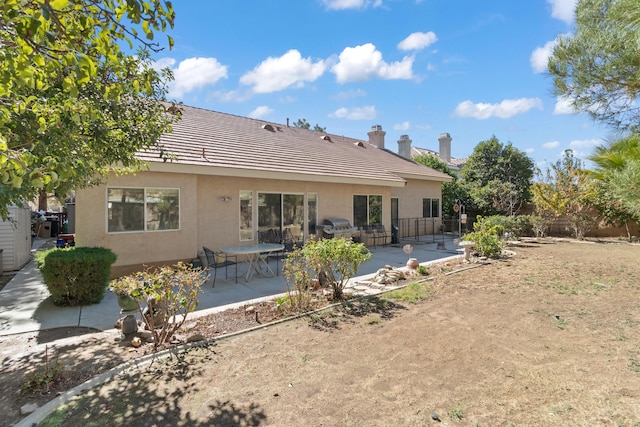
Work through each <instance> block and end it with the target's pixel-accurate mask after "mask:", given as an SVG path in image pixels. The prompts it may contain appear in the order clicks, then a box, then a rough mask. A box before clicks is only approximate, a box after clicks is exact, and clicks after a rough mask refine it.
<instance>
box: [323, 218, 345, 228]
mask: <svg viewBox="0 0 640 427" xmlns="http://www.w3.org/2000/svg"><path fill="white" fill-rule="evenodd" d="M323 224H324V225H328V226H329V227H333V228H337V229H341V228H351V223H350V222H349V220H348V219H344V218H326V219H325V220H324V221H323Z"/></svg>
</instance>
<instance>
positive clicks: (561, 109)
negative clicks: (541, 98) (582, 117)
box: [553, 97, 576, 115]
mask: <svg viewBox="0 0 640 427" xmlns="http://www.w3.org/2000/svg"><path fill="white" fill-rule="evenodd" d="M574 113H576V110H575V109H574V108H573V106H572V105H571V101H570V100H569V99H568V98H566V97H558V99H556V105H555V107H554V108H553V114H557V115H563V114H574Z"/></svg>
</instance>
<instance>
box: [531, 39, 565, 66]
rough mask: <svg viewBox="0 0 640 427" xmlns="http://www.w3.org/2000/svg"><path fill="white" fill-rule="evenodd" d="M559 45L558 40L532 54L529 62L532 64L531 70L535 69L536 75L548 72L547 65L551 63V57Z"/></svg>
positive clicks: (548, 43) (546, 44)
mask: <svg viewBox="0 0 640 427" xmlns="http://www.w3.org/2000/svg"><path fill="white" fill-rule="evenodd" d="M557 43H558V40H557V39H556V40H552V41H550V42H546V43H545V45H544V46H542V47H538V48H536V49H535V50H534V51H533V53H531V57H529V62H530V63H531V68H533V72H534V73H536V74H540V73H544V72H545V71H547V70H548V68H547V64H548V62H549V57H550V56H551V53H552V52H553V48H554V47H555V46H556V44H557Z"/></svg>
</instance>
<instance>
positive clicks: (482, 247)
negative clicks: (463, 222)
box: [462, 216, 504, 258]
mask: <svg viewBox="0 0 640 427" xmlns="http://www.w3.org/2000/svg"><path fill="white" fill-rule="evenodd" d="M503 232H504V228H503V226H502V225H498V224H496V221H491V220H487V219H485V218H483V217H481V216H479V217H478V221H477V222H476V223H475V224H473V232H471V233H469V234H465V235H464V236H462V239H463V240H471V241H472V242H474V243H475V244H476V246H475V250H476V251H477V252H478V253H479V254H480V255H481V256H486V257H488V258H498V257H499V256H500V254H501V253H502V243H501V240H500V237H499V235H500V234H501V233H503Z"/></svg>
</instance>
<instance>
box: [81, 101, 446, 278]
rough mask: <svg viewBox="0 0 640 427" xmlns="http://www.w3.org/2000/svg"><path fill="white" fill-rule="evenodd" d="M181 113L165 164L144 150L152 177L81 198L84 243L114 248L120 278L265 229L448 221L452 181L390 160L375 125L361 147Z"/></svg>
mask: <svg viewBox="0 0 640 427" xmlns="http://www.w3.org/2000/svg"><path fill="white" fill-rule="evenodd" d="M180 108H181V110H182V115H181V120H180V121H179V122H178V123H176V124H175V125H174V126H173V132H172V133H170V134H166V135H163V136H162V138H161V140H160V144H161V147H162V150H163V151H164V152H166V153H171V158H170V159H169V160H167V159H163V158H161V155H160V150H158V151H146V152H141V153H139V158H140V159H141V160H144V161H146V162H147V163H148V169H147V170H145V171H142V172H139V173H137V174H135V175H123V176H115V175H114V176H111V177H109V179H108V181H107V182H106V185H103V186H99V187H93V188H87V189H83V190H80V191H78V192H77V194H76V210H75V217H76V220H75V232H76V244H77V245H79V246H103V247H108V248H110V249H112V250H113V251H114V252H115V253H116V254H117V255H118V259H117V261H116V264H115V265H114V267H113V272H114V275H117V274H123V273H126V272H130V271H133V269H135V268H138V267H139V266H140V265H141V264H147V265H150V264H155V263H170V262H175V261H177V260H190V259H192V258H194V257H195V256H196V253H197V251H198V250H199V249H201V248H202V246H208V247H210V248H212V249H219V248H221V247H224V246H228V245H239V244H250V243H256V242H257V232H258V231H265V230H269V229H279V230H285V229H286V230H288V231H289V232H291V233H292V234H293V236H294V237H295V239H296V240H305V239H307V238H309V237H310V236H312V235H315V234H316V233H318V230H319V229H320V227H319V225H321V224H323V221H324V220H325V219H326V218H344V219H347V220H348V221H349V222H350V223H351V224H352V225H353V226H354V227H360V228H362V227H364V226H367V225H369V224H374V223H380V224H383V225H384V226H385V228H386V229H387V230H391V225H392V224H395V223H397V221H399V220H400V219H401V218H423V217H429V218H430V219H431V220H432V221H434V222H437V221H439V220H440V217H441V210H442V209H441V202H440V201H441V183H442V182H446V181H449V180H451V178H450V177H449V176H448V175H446V174H443V173H441V172H438V171H435V170H433V169H431V168H428V167H426V166H424V165H420V164H418V163H416V162H414V161H412V160H411V159H409V158H406V157H403V156H401V155H399V154H397V153H394V152H393V151H391V150H388V149H387V148H386V147H385V134H386V132H385V131H384V130H382V127H381V126H379V125H375V126H373V127H372V128H371V130H370V132H368V139H367V140H361V139H354V138H348V137H344V136H339V135H331V134H325V133H321V132H317V131H312V130H307V129H301V128H296V127H292V126H289V123H288V119H287V124H285V125H281V124H275V123H269V122H265V121H261V120H256V119H251V118H246V117H239V116H235V115H230V114H224V113H219V112H214V111H208V110H204V109H199V108H193V107H180Z"/></svg>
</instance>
